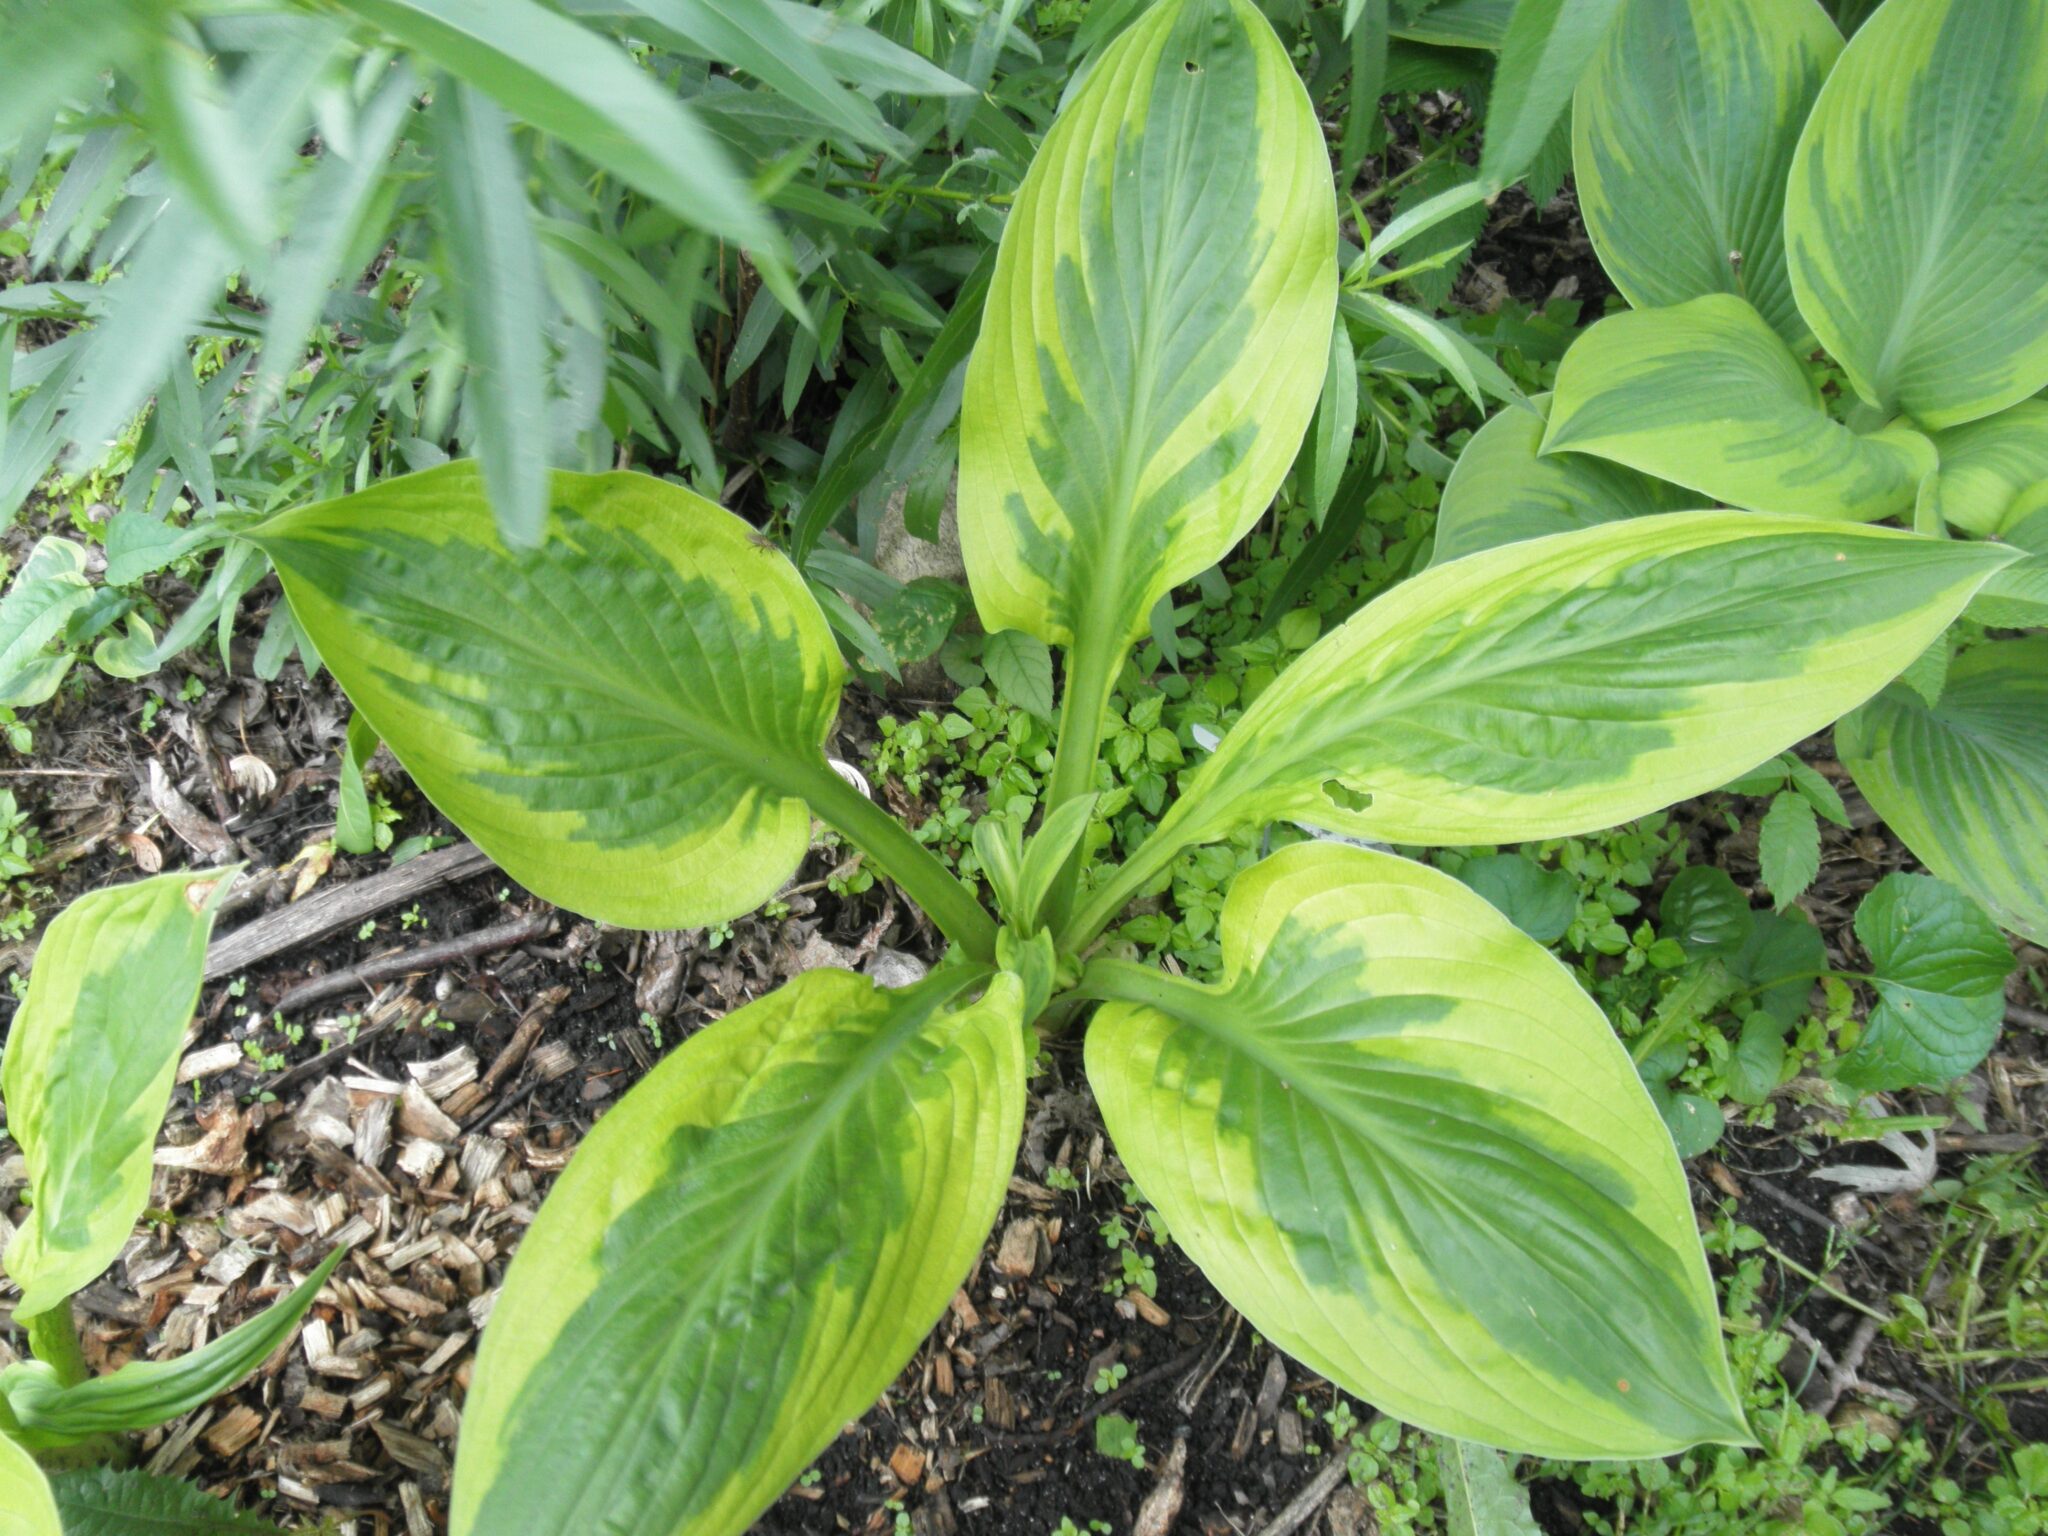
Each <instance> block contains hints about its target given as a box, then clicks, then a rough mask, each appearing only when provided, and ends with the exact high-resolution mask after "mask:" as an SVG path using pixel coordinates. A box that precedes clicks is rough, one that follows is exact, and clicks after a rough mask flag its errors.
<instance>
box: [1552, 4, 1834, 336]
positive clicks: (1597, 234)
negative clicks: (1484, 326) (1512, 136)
mask: <svg viewBox="0 0 2048 1536" xmlns="http://www.w3.org/2000/svg"><path fill="white" fill-rule="evenodd" d="M1841 51H1842V36H1841V34H1840V33H1839V32H1837V31H1836V30H1835V28H1834V24H1833V23H1832V22H1831V21H1829V20H1828V17H1827V13H1826V12H1825V11H1823V10H1822V9H1821V8H1820V7H1819V6H1818V5H1816V4H1815V3H1814V0H1627V4H1625V5H1624V6H1623V7H1622V12H1621V17H1620V19H1619V20H1618V21H1617V22H1616V23H1615V26H1614V30H1613V31H1612V32H1610V33H1609V34H1608V38H1607V45H1606V47H1605V48H1603V49H1602V50H1601V52H1600V54H1599V56H1598V57H1597V58H1596V59H1595V60H1594V62H1593V67H1592V68H1591V69H1590V70H1588V71H1587V73H1586V76H1585V78H1584V79H1582V80H1581V81H1580V82H1579V90H1578V96H1577V98H1576V100H1575V103H1574V107H1573V116H1572V168H1573V171H1574V172H1575V173H1576V175H1577V178H1578V188H1579V208H1580V211H1581V212H1582V213H1583V214H1584V215H1585V219H1586V233H1587V234H1588V235H1590V236H1591V237H1592V240H1593V249H1594V250H1595V251H1596V252H1597V253H1598V254H1599V257H1600V265H1601V266H1602V267H1604V268H1606V269H1607V275H1608V276H1609V277H1611V278H1613V279H1614V286H1615V287H1617V288H1619V289H1620V290H1621V291H1622V293H1623V294H1624V295H1625V296H1626V297H1627V298H1628V301H1629V303H1631V304H1633V305H1634V306H1635V307H1636V308H1637V309H1649V308H1653V307H1656V306H1659V305H1669V304H1682V303H1684V302H1685V301H1686V300H1687V299H1694V298H1698V297H1699V296H1700V295H1701V294H1706V293H1732V294H1734V295H1735V296H1736V297H1738V298H1742V299H1746V300H1748V301H1749V303H1750V304H1752V305H1754V306H1755V308H1756V310H1757V311H1758V313H1760V314H1761V315H1762V316H1763V317H1764V319H1765V320H1766V321H1768V322H1769V324H1770V326H1771V329H1772V330H1774V331H1776V332H1777V333H1778V334H1779V335H1780V336H1782V337H1783V338H1784V339H1785V340H1786V341H1788V342H1790V343H1791V344H1792V345H1794V346H1799V345H1802V344H1803V343H1805V342H1806V341H1807V339H1808V337H1809V336H1810V334H1811V332H1810V331H1809V329H1808V327H1807V324H1806V321H1805V320H1804V319H1803V318H1802V317H1801V316H1800V313H1799V310H1798V307H1797V306H1796V305H1795V304H1794V303H1793V302H1792V287H1791V283H1790V281H1789V280H1788V279H1787V278H1786V275H1785V238H1784V212H1785V177H1786V174H1787V172H1788V171H1789V170H1790V169H1791V165H1792V150H1793V147H1794V146H1795V145H1796V144H1797V143H1798V142H1799V130H1800V128H1801V127H1802V126H1804V124H1805V122H1806V114H1807V112H1808V111H1809V110H1810V109H1811V108H1812V106H1813V101H1814V98H1815V97H1816V96H1818V95H1819V94H1820V88H1821V82H1822V81H1823V80H1825V79H1826V78H1827V73H1828V70H1829V69H1830V68H1831V67H1832V66H1833V65H1834V62H1835V58H1836V56H1837V55H1838V54H1840V53H1841Z"/></svg>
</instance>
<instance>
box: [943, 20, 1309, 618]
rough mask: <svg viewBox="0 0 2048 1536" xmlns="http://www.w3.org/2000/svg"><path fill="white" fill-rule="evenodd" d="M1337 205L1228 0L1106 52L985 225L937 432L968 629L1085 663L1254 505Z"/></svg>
mask: <svg viewBox="0 0 2048 1536" xmlns="http://www.w3.org/2000/svg"><path fill="white" fill-rule="evenodd" d="M1336 229H1337V226H1336V204H1335V200H1334V198H1333V197H1332V195H1331V188H1330V170H1329V160H1328V155H1327V151H1326V149H1325V147H1324V143H1323V135H1322V131H1321V129H1320V128H1319V127H1318V126H1317V123H1316V119H1315V114H1314V112H1313V111H1312V110H1311V109H1310V105H1309V100H1308V95H1307V93H1306V92H1305V91H1304V90H1303V89H1302V85H1301V81H1300V80H1299V78H1297V76H1296V75H1295V72H1294V66H1293V65H1292V63H1291V62H1290V61H1289V59H1288V57H1287V52H1286V50H1285V49H1284V48H1283V47H1282V46H1281V44H1280V41H1279V39H1278V38H1277V37H1275V36H1274V34H1273V29H1272V27H1271V25H1270V24H1269V23H1268V22H1267V21H1266V19H1265V17H1264V16H1263V15H1261V14H1260V12H1259V11H1258V9H1257V8H1256V7H1255V6H1253V5H1251V4H1250V3H1249V0H1163V3H1162V4H1159V5H1158V6H1156V7H1155V8H1154V9H1153V10H1152V11H1150V12H1149V13H1148V14H1147V15H1146V16H1145V17H1144V18H1143V19H1141V20H1140V21H1139V22H1138V23H1137V24H1136V25H1135V26H1133V27H1131V28H1130V29H1129V30H1128V31H1126V32H1125V33H1124V34H1123V35H1122V36H1121V37H1119V38H1118V39H1117V40H1116V42H1114V43H1113V44H1111V45H1110V47H1109V48H1108V49H1106V50H1105V51H1104V52H1103V54H1102V57H1101V59H1100V60H1099V61H1098V62H1097V63H1096V65H1095V68H1094V72H1093V73H1092V74H1091V75H1090V76H1089V77H1088V80H1087V82H1086V84H1084V85H1083V86H1082V88H1081V90H1080V91H1079V92H1078V93H1077V94H1076V96H1075V98H1074V100H1073V102H1072V103H1071V104H1070V105H1069V106H1068V107H1067V109H1066V110H1065V111H1064V112H1063V113H1062V114H1061V115H1060V118H1059V121H1058V122H1057V123H1055V124H1054V125H1053V128H1052V131H1051V132H1050V133H1049V134H1048V135H1047V136H1046V141H1045V145H1044V147H1043V148H1042V149H1041V150H1040V151H1039V153H1038V155H1037V157H1036V158H1035V159H1034V160H1033V161H1032V165H1031V171H1030V174H1029V175H1028V176H1027V177H1026V178H1025V181H1024V186H1023V189H1022V191H1021V192H1020V193H1019V194H1018V198H1017V203H1016V206H1015V207H1014V208H1013V209H1012V210H1011V212H1010V218H1009V223H1008V225H1007V226H1006V227H1005V229H1004V231H1003V240H1002V247H1001V252H1000V254H999V256H998V257H997V260H996V270H995V276H994V279H993V281H992V284H991V286H990V289H989V295H988V304H987V308H986V311H985V312H984V315H983V318H982V329H981V337H980V340H979V341H978V342H977V343H976V346H975V349H974V357H973V360H972V362H971V363H970V364H969V368H968V376H967V393H966V399H965V403H964V406H963V411H962V418H961V443H960V536H961V542H962V546H963V548H964V551H965V554H966V559H967V569H968V573H969V576H970V577H971V580H972V585H973V587H974V597H975V602H976V605H977V606H978V607H979V609H980V611H981V617H982V621H983V623H984V624H986V625H987V627H988V628H989V630H990V631H992V632H993V631H996V630H1001V629H1018V630H1023V631H1025V632H1027V633H1029V634H1033V635H1036V636H1038V637H1039V638H1041V639H1043V640H1045V641H1047V642H1049V643H1058V644H1072V643H1074V642H1075V641H1076V639H1077V637H1083V636H1084V635H1085V636H1086V637H1089V638H1091V639H1092V640H1093V642H1094V643H1095V644H1096V645H1098V646H1099V647H1101V648H1102V649H1103V650H1104V651H1105V653H1107V652H1110V651H1114V650H1116V649H1118V648H1121V647H1122V646H1123V645H1125V644H1126V643H1128V642H1129V641H1130V640H1132V639H1134V638H1136V637H1137V636H1138V635H1140V634H1142V633H1144V630H1145V623H1146V617H1147V615H1148V614H1149V613H1150V612H1151V610H1152V605H1153V604H1154V603H1155V602H1156V601H1157V600H1158V599H1159V597H1160V596H1161V594H1163V593H1165V592H1167V591H1168V590H1170V589H1171V588H1172V587H1173V586H1174V585H1175V584H1176V583H1178V582H1181V581H1185V580H1187V579H1188V578H1189V577H1190V576H1193V575H1194V574H1195V573H1196V572H1198V571H1200V570H1203V569H1204V568H1206V567H1207V566H1210V565H1212V564H1214V563H1215V562H1216V561H1217V560H1218V559H1220V558H1221V557H1222V556H1223V554H1224V553H1225V552H1226V551H1228V550H1229V549H1230V547H1231V546H1232V545H1233V544H1235V543H1236V542H1237V541H1238V539H1239V538H1240V537H1242V536H1243V534H1244V532H1245V530H1246V529H1247V528H1249V527H1250V525H1251V523H1252V522H1253V520H1254V519H1256V518H1257V517H1258V516H1259V514H1260V513H1261V512H1263V511H1264V510H1265V508H1266V505H1267V503H1268V502H1269V501H1270V500H1271V499H1272V496H1273V492H1274V491H1275V490H1276V489H1277V488H1278V486H1279V484H1280V481H1281V478H1282V477H1283V476H1284V475H1285V474H1286V473H1287V469H1288V466H1289V465H1290V464H1291V463H1292V462H1293V459H1294V454H1295V449H1296V448H1297V446H1298V445H1299V444H1300V442H1301V438H1302V433H1303V432H1304V430H1305V429H1306V428H1307V426H1308V421H1309V416H1310V414H1311V412H1312V411H1313V410H1314V409H1315V404H1316V397H1317V395H1318V393H1319V391H1320V389H1321V386H1322V382H1323V372H1324V363H1325V360H1326V358H1327V356H1328V353H1329V335H1330V324H1331V318H1332V315H1333V313H1334V306H1335V302H1336V286H1337V272H1336V259H1335V258H1336Z"/></svg>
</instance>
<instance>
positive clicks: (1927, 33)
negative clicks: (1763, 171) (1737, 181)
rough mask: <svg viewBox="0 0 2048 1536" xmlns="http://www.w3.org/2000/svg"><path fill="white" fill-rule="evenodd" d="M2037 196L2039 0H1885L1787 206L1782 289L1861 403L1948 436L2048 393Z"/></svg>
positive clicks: (1826, 112)
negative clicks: (1787, 273)
mask: <svg viewBox="0 0 2048 1536" xmlns="http://www.w3.org/2000/svg"><path fill="white" fill-rule="evenodd" d="M2044 185H2048V25H2044V24H2043V18H2042V15H2041V5H2040V0H1887V3H1886V4H1885V5H1884V6H1883V7H1881V8H1880V9H1879V10H1878V12H1877V13H1876V14H1875V15H1874V16H1872V17H1871V19H1870V20H1869V22H1868V23H1866V24H1865V25H1864V26H1863V27H1862V28H1861V29H1860V30H1859V31H1858V32H1857V33H1856V36H1855V38H1854V39H1853V40H1852V41H1851V42H1850V44H1849V46H1848V47H1847V48H1845V49H1844V50H1843V51H1842V56H1841V59H1840V60H1839V61H1838V62H1837V63H1836V65H1835V69H1834V72H1833V73H1832V74H1831V75H1829V76H1828V82H1827V84H1826V85H1825V86H1823V87H1822V89H1821V93H1820V99H1819V100H1818V101H1817V102H1816V103H1815V104H1814V108H1813V114H1812V116H1810V117H1809V118H1808V119H1807V122H1806V130H1805V132H1804V133H1803V134H1801V136H1800V139H1799V147H1798V149H1797V151H1796V152H1795V154H1794V157H1793V161H1792V174H1791V179H1790V181H1789V182H1788V184H1787V187H1786V193H1785V242H1786V247H1787V257H1788V261H1789V264H1790V268H1791V276H1792V292H1793V294H1794V295H1795V296H1796V298H1797V299H1798V301H1799V311H1800V313H1801V314H1803V315H1804V316H1805V317H1806V320H1807V323H1808V324H1809V325H1811V326H1812V327H1813V333H1814V335H1816V336H1818V337H1819V338H1820V342H1821V345H1822V346H1824V347H1826V348H1827V349H1828V351H1829V352H1830V353H1831V354H1832V355H1833V356H1834V358H1835V360H1836V361H1837V362H1839V363H1840V364H1841V365H1842V369H1843V371H1844V372H1845V373H1847V374H1848V376H1849V380H1850V382H1851V383H1852V384H1853V385H1854V386H1855V387H1856V391H1857V393H1858V394H1860V395H1862V396H1863V397H1864V398H1865V399H1866V400H1869V401H1871V402H1873V403H1874V404H1876V405H1879V406H1881V407H1883V408H1884V409H1886V410H1899V411H1905V412H1906V413H1908V414H1909V415H1911V416H1912V417H1913V418H1914V419H1916V420H1917V421H1919V422H1921V423H1922V424H1923V425H1925V426H1928V427H1947V426H1953V425H1955V424H1956V423H1957V422H1963V421H1972V420H1975V419H1976V418H1977V417H1980V416H1988V415H1990V414H1991V413H1992V412H1993V411H1998V410H2002V409H2004V408H2005V407H2006V406H2008V405H2012V404H2013V403H2015V402H2016V401H2020V400H2024V399H2025V398H2026V397H2027V396H2028V395H2031V394H2033V393H2034V392H2035V391H2036V390H2038V389H2039V388H2040V387H2041V386H2042V385H2043V384H2048V196H2044V195H2043V193H2042V190H2041V189H2042V187H2043V186H2044Z"/></svg>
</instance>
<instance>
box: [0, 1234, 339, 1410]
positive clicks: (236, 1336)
mask: <svg viewBox="0 0 2048 1536" xmlns="http://www.w3.org/2000/svg"><path fill="white" fill-rule="evenodd" d="M347 1252H348V1250H347V1249H346V1248H337V1249H335V1250H334V1252H332V1253H330V1254H329V1255H328V1256H327V1257H326V1259H324V1260H323V1261H322V1262H321V1264H320V1266H319V1267H318V1268H317V1269H315V1270H314V1271H313V1273H312V1274H310V1275H308V1276H307V1277H306V1279H305V1280H303V1281H301V1282H300V1283H299V1284H298V1285H297V1286H296V1287H294V1288H293V1290H292V1293H291V1295H289V1296H288V1297H286V1298H285V1299H284V1300H283V1301H281V1302H279V1303H277V1305H275V1306H273V1307H269V1308H267V1309H266V1310H264V1311H262V1312H259V1313H257V1314H256V1316H254V1317H252V1318H250V1319H249V1320H248V1321H247V1322H245V1323H243V1324H242V1325H241V1326H240V1327H238V1328H233V1329H230V1330H229V1331H228V1332H226V1333H224V1334H222V1335H221V1336H220V1337H219V1338H217V1339H215V1340H213V1341H212V1342H211V1343H209V1344H206V1345H204V1346H202V1347H201V1348H199V1349H196V1350H194V1351H192V1353H190V1354H189V1355H180V1356H178V1357H177V1358H176V1359H173V1360H131V1361H130V1362H129V1363H128V1364H126V1365H124V1366H122V1367H121V1368H120V1369H119V1370H117V1371H115V1372H113V1373H112V1374H111V1375H107V1376H95V1377H92V1378H91V1379H89V1380H86V1381H82V1382H79V1383H78V1384H77V1385H75V1386H69V1387H66V1386H62V1385H60V1384H59V1383H58V1381H57V1378H56V1373H55V1372H54V1371H52V1370H51V1369H50V1368H49V1367H48V1366H47V1365H45V1364H43V1363H42V1362H41V1361H29V1362H25V1363H23V1364H19V1365H11V1366H9V1367H8V1368H7V1369H6V1370H4V1371H0V1398H5V1399H6V1401H7V1407H8V1409H9V1411H11V1412H12V1413H13V1414H14V1416H15V1418H16V1419H17V1420H18V1421H19V1422H20V1424H21V1438H22V1441H23V1443H24V1444H27V1445H30V1446H34V1447H37V1448H38V1449H40V1448H42V1447H46V1446H61V1445H75V1444H77V1443H78V1442H79V1441H81V1440H90V1439H92V1438H93V1437H94V1436H96V1435H117V1434H126V1433H129V1432H131V1431H135V1430H143V1429H153V1428H155V1427H156V1426H157V1425H159V1424H167V1423H169V1422H170V1421H171V1420H172V1419H175V1418H177V1417H178V1416H179V1415H181V1414H186V1413H190V1412H191V1411H192V1410H193V1409H194V1408H198V1407H201V1406H202V1405H204V1404H206V1403H210V1402H212V1401H213V1399H215V1398H216V1397H219V1396H220V1395H221V1394H222V1393H223V1392H227V1391H230V1390H232V1389H233V1388H234V1386H235V1384H236V1383H237V1382H239V1381H241V1380H242V1379H243V1378H244V1377H245V1376H248V1375H249V1374H250V1373H251V1372H253V1371H254V1370H255V1369H256V1368H257V1367H258V1366H260V1365H262V1364H263V1362H264V1361H265V1360H267V1359H269V1358H270V1356H271V1355H273V1354H275V1353H276V1352H277V1349H278V1346H280V1345H281V1344H283V1343H284V1342H285V1341H286V1340H288V1339H289V1338H290V1337H291V1336H292V1333H293V1331H294V1330H295V1329H296V1328H297V1327H298V1326H299V1319H300V1318H302V1317H304V1316H305V1315H306V1309H307V1308H308V1307H310V1306H312V1305H313V1302H314V1300H315V1298H317V1297H318V1296H319V1294H320V1288H321V1287H322V1286H323V1285H325V1284H326V1283H327V1279H328V1276H330V1275H332V1274H333V1273H334V1267H335V1266H336V1265H337V1264H339V1263H340V1262H341V1260H342V1257H343V1256H344V1255H345V1254H346V1253H347Z"/></svg>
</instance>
